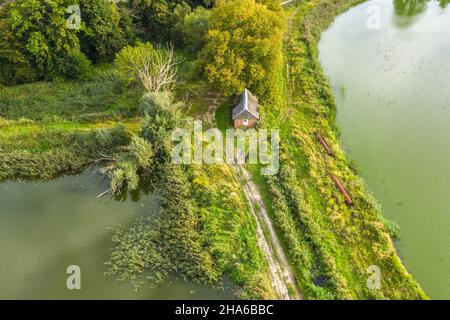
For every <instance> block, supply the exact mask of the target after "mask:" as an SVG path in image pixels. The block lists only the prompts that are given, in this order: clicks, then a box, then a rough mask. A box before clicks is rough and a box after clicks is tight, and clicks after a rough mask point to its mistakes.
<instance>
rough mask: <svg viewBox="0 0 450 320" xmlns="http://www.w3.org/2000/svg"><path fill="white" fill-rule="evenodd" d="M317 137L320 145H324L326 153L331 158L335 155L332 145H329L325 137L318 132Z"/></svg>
mask: <svg viewBox="0 0 450 320" xmlns="http://www.w3.org/2000/svg"><path fill="white" fill-rule="evenodd" d="M315 135H316V137H317V140H319V142H320V144H321V145H322V147H323V148H324V149H325V151H326V152H327V154H328V155H329V156H332V155H333V150H332V149H331V147H330V145H329V144H328V142H327V141H326V140H325V138H324V137H322V135H321V134H320V133H319V132H318V131H316V132H315Z"/></svg>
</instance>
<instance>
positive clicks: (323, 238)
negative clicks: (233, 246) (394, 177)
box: [254, 0, 426, 299]
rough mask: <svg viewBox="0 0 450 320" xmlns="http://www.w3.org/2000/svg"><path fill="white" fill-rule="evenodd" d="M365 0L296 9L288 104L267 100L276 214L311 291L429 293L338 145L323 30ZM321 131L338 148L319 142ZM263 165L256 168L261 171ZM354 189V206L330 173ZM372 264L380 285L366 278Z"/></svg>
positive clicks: (268, 193)
mask: <svg viewBox="0 0 450 320" xmlns="http://www.w3.org/2000/svg"><path fill="white" fill-rule="evenodd" d="M361 2H362V1H350V2H349V1H343V0H341V1H335V2H333V3H331V2H330V1H327V0H322V1H321V0H319V1H308V2H303V3H301V4H298V7H297V8H294V9H293V8H290V9H289V11H290V12H291V13H293V14H294V16H292V17H291V19H290V27H289V28H290V29H289V32H288V34H287V35H286V37H285V41H284V52H285V66H286V67H285V71H284V74H285V81H284V82H285V86H284V95H285V96H286V97H287V99H286V101H285V104H284V105H280V106H277V107H276V108H275V107H273V106H272V108H270V109H269V108H265V110H264V113H265V121H266V122H265V125H266V126H267V127H272V128H279V129H280V130H281V141H282V146H281V149H282V155H281V159H282V165H281V173H280V174H279V175H278V176H276V177H271V178H269V179H266V180H265V181H264V180H263V179H262V178H261V177H260V178H259V179H258V180H259V181H260V187H261V189H263V194H264V195H265V201H266V203H268V204H269V205H268V207H270V208H271V209H269V211H270V214H271V216H272V218H273V219H274V221H275V222H276V227H277V229H278V231H279V234H280V235H281V237H282V239H283V241H284V245H285V247H286V249H287V251H288V253H289V259H290V261H291V264H292V265H293V267H294V269H295V273H296V275H297V280H298V284H299V287H300V289H301V292H302V294H303V295H304V296H305V298H310V299H423V298H426V296H425V294H424V293H423V291H422V290H421V289H420V287H419V285H418V284H417V283H416V282H415V281H414V279H413V278H412V277H411V275H410V274H409V273H408V272H407V271H406V269H405V268H404V266H403V265H402V263H401V261H400V259H399V258H398V256H397V254H396V251H395V248H394V246H393V243H392V239H391V237H390V235H389V231H391V234H392V235H393V234H394V232H393V231H395V230H394V228H392V225H391V224H390V223H389V222H388V221H386V219H384V218H383V216H382V213H381V212H380V210H379V209H378V205H377V203H376V202H375V200H374V199H373V198H372V197H371V195H370V194H368V192H367V190H366V188H365V187H364V183H363V182H362V181H361V179H360V178H359V177H358V174H357V171H356V169H355V167H354V166H353V165H352V164H351V163H350V162H349V161H348V160H347V158H346V156H345V154H344V152H343V151H342V149H341V147H340V145H339V140H338V136H339V130H338V128H337V125H336V119H335V118H336V106H335V102H334V99H333V95H332V92H331V90H330V87H329V84H328V82H327V80H326V78H325V77H324V75H323V73H322V70H321V65H320V62H319V60H318V51H317V43H318V40H319V39H320V34H321V32H322V31H323V30H324V29H325V28H326V27H327V26H328V25H329V24H330V23H331V22H332V21H333V19H334V18H335V17H336V16H337V15H339V14H340V13H342V12H344V11H345V10H347V9H349V8H350V7H352V6H354V5H357V4H359V3H361ZM315 131H319V132H321V134H322V135H323V136H325V137H326V139H327V140H328V142H329V143H330V145H331V147H332V149H333V151H334V153H335V156H334V157H329V156H327V155H326V153H325V152H324V150H323V148H322V146H321V145H320V144H319V143H318V142H317V140H316V138H315V135H314V132H315ZM254 173H256V171H255V172H254ZM330 173H333V174H334V175H336V176H337V177H338V178H339V179H340V180H341V181H342V182H343V184H344V185H345V187H346V188H347V190H348V191H349V193H350V194H351V196H352V198H353V201H354V205H353V206H347V205H346V204H345V200H344V199H343V197H342V195H341V194H340V193H339V191H338V190H337V189H336V187H335V185H334V183H333V181H332V180H331V179H330V177H329V174H330ZM373 266H375V267H378V268H379V269H380V271H381V275H380V276H381V277H380V281H381V287H380V288H379V289H376V290H372V289H370V288H369V286H368V285H367V281H368V280H369V277H370V276H371V275H372V274H371V272H370V270H373Z"/></svg>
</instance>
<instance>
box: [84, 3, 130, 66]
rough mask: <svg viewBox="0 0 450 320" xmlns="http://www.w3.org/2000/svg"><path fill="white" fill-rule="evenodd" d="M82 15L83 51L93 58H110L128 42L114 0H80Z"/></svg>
mask: <svg viewBox="0 0 450 320" xmlns="http://www.w3.org/2000/svg"><path fill="white" fill-rule="evenodd" d="M78 2H79V5H80V9H81V16H82V23H83V25H82V32H81V33H80V35H79V38H80V43H81V49H82V51H83V52H84V53H85V54H86V55H87V56H88V57H89V58H90V59H92V60H94V61H97V60H110V59H112V58H113V57H114V54H115V53H116V52H118V51H119V50H120V49H121V48H122V47H123V46H124V45H125V44H126V43H127V40H126V39H125V35H124V32H123V30H122V27H121V15H120V12H119V10H118V8H117V5H116V4H115V2H114V1H110V0H94V1H93V0H78Z"/></svg>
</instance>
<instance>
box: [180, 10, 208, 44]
mask: <svg viewBox="0 0 450 320" xmlns="http://www.w3.org/2000/svg"><path fill="white" fill-rule="evenodd" d="M210 13H211V11H210V10H207V9H205V8H204V7H197V8H196V9H195V10H194V11H192V12H191V13H189V14H188V15H186V16H185V17H184V19H183V21H182V22H181V23H180V24H179V25H178V29H179V34H180V36H181V38H182V39H181V42H182V44H183V47H184V48H185V49H186V50H187V51H189V52H194V53H196V52H198V51H200V50H201V49H202V48H203V47H204V45H205V36H206V34H207V33H208V24H209V15H210Z"/></svg>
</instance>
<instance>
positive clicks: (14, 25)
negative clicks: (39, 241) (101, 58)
mask: <svg viewBox="0 0 450 320" xmlns="http://www.w3.org/2000/svg"><path fill="white" fill-rule="evenodd" d="M69 2H70V1H68V0H49V1H35V0H22V1H15V2H12V3H11V4H10V5H9V7H8V10H7V12H6V13H5V17H4V20H2V22H1V24H2V25H1V27H0V28H1V31H0V38H1V39H0V43H1V44H2V45H1V49H0V50H1V51H2V53H5V55H2V56H1V58H0V59H1V60H2V68H1V69H0V70H1V71H2V75H1V76H2V78H3V79H4V80H12V81H17V82H22V81H27V80H34V79H36V78H52V77H54V76H55V75H58V74H63V75H65V74H73V75H75V76H84V75H80V74H78V70H77V66H79V65H80V66H82V67H81V70H85V67H86V65H88V64H89V62H87V59H86V57H85V56H84V55H83V54H81V53H80V44H79V40H78V36H77V31H76V30H72V29H70V28H67V21H66V8H67V7H68V6H69V4H70V3H69ZM15 54H16V56H14V55H15ZM16 67H18V68H19V71H18V72H14V75H13V76H12V77H10V76H9V75H8V74H7V71H8V70H11V69H15V68H16ZM24 71H32V72H31V73H32V76H31V77H26V76H25V75H24V73H25V72H24Z"/></svg>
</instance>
